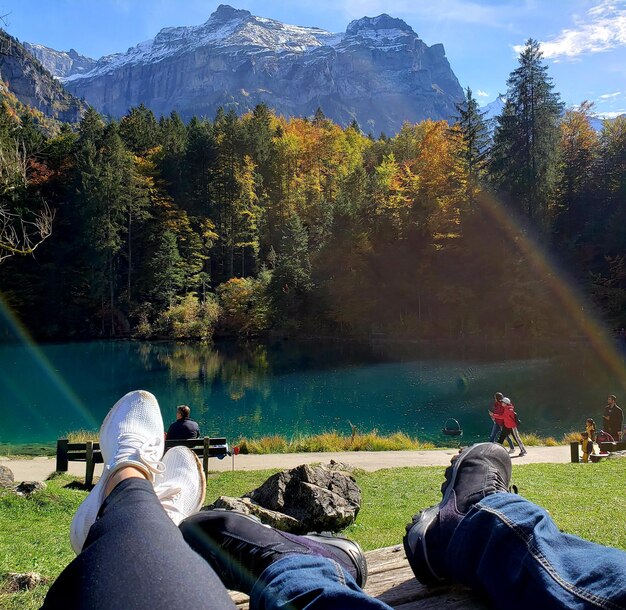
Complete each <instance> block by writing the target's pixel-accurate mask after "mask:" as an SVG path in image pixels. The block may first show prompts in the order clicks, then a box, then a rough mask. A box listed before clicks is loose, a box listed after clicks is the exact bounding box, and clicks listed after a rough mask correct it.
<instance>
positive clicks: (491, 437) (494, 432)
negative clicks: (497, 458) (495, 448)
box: [489, 421, 515, 449]
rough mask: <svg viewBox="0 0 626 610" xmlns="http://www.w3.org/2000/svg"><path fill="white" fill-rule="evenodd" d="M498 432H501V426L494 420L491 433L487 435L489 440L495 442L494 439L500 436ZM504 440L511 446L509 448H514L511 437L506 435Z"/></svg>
mask: <svg viewBox="0 0 626 610" xmlns="http://www.w3.org/2000/svg"><path fill="white" fill-rule="evenodd" d="M500 432H502V426H501V425H500V424H497V423H496V422H495V421H494V422H493V426H492V427H491V434H490V435H489V442H490V443H495V442H496V439H497V438H498V437H499V436H500ZM506 440H507V441H508V442H509V446H510V447H511V449H515V447H514V446H513V441H512V440H511V437H510V436H507V437H506Z"/></svg>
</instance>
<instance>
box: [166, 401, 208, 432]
mask: <svg viewBox="0 0 626 610" xmlns="http://www.w3.org/2000/svg"><path fill="white" fill-rule="evenodd" d="M190 414H191V409H190V408H189V407H188V406H187V405H179V406H178V407H176V421H175V422H174V423H173V424H172V425H171V426H170V427H169V429H168V431H167V437H166V438H167V440H168V441H181V440H185V439H188V438H200V427H199V426H198V422H195V421H194V420H193V419H189V415H190Z"/></svg>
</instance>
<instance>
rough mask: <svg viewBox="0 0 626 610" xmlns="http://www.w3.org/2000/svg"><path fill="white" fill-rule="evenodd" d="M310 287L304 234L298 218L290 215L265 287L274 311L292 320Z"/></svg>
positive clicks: (309, 266) (302, 306)
mask: <svg viewBox="0 0 626 610" xmlns="http://www.w3.org/2000/svg"><path fill="white" fill-rule="evenodd" d="M312 289H313V281H312V279H311V260H310V258H309V242H308V234H307V231H306V228H305V227H304V226H303V225H302V222H301V221H300V218H299V217H298V216H297V215H296V214H292V215H291V216H290V217H289V218H288V219H287V221H286V223H285V229H284V233H283V237H282V240H281V244H280V249H279V251H278V256H277V260H276V267H275V268H274V272H273V274H272V279H271V281H270V286H269V291H270V294H271V296H272V301H273V303H274V307H275V308H276V311H277V312H278V313H279V315H281V316H282V317H284V318H285V319H288V320H293V321H295V319H296V318H297V317H298V316H299V315H300V314H302V313H303V311H302V310H303V309H304V307H305V304H306V297H307V294H308V293H309V292H310V291H311V290H312Z"/></svg>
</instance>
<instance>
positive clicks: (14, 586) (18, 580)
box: [2, 572, 44, 593]
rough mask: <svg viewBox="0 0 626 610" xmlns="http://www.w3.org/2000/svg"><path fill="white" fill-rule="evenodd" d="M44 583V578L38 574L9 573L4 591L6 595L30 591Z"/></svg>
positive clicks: (4, 584) (3, 587) (5, 580)
mask: <svg viewBox="0 0 626 610" xmlns="http://www.w3.org/2000/svg"><path fill="white" fill-rule="evenodd" d="M43 582H44V579H43V577H42V576H41V574H37V572H25V573H20V572H9V573H8V574H7V575H6V576H5V578H4V583H3V586H2V589H3V590H4V592H6V593H16V592H18V591H30V590H31V589H34V588H35V587H37V586H39V585H40V584H42V583H43Z"/></svg>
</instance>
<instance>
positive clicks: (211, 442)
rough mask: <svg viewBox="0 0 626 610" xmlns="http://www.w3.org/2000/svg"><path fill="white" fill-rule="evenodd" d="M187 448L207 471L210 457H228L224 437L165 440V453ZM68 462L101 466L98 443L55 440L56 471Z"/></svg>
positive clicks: (63, 470) (65, 467)
mask: <svg viewBox="0 0 626 610" xmlns="http://www.w3.org/2000/svg"><path fill="white" fill-rule="evenodd" d="M181 445H182V446H184V447H189V449H191V450H192V451H193V452H194V453H195V454H196V455H197V456H198V457H200V458H202V459H203V466H204V470H205V471H206V470H207V460H208V458H210V457H218V458H223V457H225V456H227V455H230V451H229V448H228V443H227V442H226V438H225V437H222V436H220V437H209V436H204V437H201V438H191V439H185V440H166V441H165V451H167V450H168V449H171V448H172V447H176V446H181ZM68 462H88V463H90V464H102V452H101V451H100V443H95V442H92V441H87V442H85V443H70V442H69V441H68V440H67V439H64V438H61V439H58V440H57V465H56V469H57V470H58V471H60V472H66V471H67V469H68Z"/></svg>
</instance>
